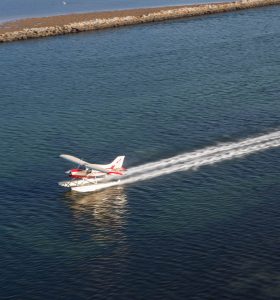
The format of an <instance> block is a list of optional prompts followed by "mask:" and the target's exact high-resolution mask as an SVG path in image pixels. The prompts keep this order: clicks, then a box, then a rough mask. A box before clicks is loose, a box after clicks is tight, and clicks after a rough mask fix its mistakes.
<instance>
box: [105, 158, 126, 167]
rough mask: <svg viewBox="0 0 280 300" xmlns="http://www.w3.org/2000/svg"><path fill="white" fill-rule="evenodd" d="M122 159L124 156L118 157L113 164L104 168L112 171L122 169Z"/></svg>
mask: <svg viewBox="0 0 280 300" xmlns="http://www.w3.org/2000/svg"><path fill="white" fill-rule="evenodd" d="M124 158H125V156H118V157H117V158H115V159H114V161H113V162H111V163H110V164H109V165H107V166H106V167H107V168H108V169H112V170H116V169H122V165H123V161H124Z"/></svg>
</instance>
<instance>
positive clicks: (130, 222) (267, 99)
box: [0, 6, 280, 300]
mask: <svg viewBox="0 0 280 300" xmlns="http://www.w3.org/2000/svg"><path fill="white" fill-rule="evenodd" d="M279 15H280V9H279V7H278V6H271V7H267V8H261V9H252V10H247V11H242V12H235V13H228V14H218V15H212V16H207V17H197V18H192V19H181V20H177V21H170V22H162V23H157V24H147V25H140V26H132V27H125V28H118V29H110V30H105V31H99V32H90V33H81V34H75V35H67V36H63V37H61V36H60V37H52V38H45V39H38V40H29V41H24V42H14V43H7V44H2V45H1V46H0V64H1V66H0V90H1V93H0V109H1V117H0V128H1V130H0V141H1V147H0V165H1V185H0V199H1V201H0V232H1V234H0V270H1V276H0V286H1V289H0V298H1V299H67V300H68V299H196V300H197V299H239V300H240V299H241V300H242V299H266V300H267V299H279V294H280V282H279V278H280V277H279V270H280V255H279V247H278V245H279V243H278V242H279V232H280V214H279V211H280V203H279V195H280V188H279V171H280V164H279V154H280V152H279V151H280V150H279V149H277V148H275V149H270V150H267V151H265V152H261V153H256V154H254V155H251V156H248V157H244V158H239V159H235V160H231V161H226V162H223V163H220V164H215V165H211V166H205V167H202V168H200V169H198V170H196V171H189V172H181V173H175V174H172V175H168V176H163V177H159V178H155V179H153V180H150V181H144V182H140V183H134V184H132V185H128V186H124V187H122V188H112V189H108V190H104V191H101V192H98V193H92V194H76V193H73V192H69V191H65V190H64V189H62V188H60V187H59V186H58V185H57V182H58V181H59V180H63V179H64V178H65V174H64V171H65V170H67V169H69V168H70V167H71V164H69V163H67V162H65V161H62V160H61V159H60V158H59V154H61V153H68V154H72V155H76V156H79V157H81V158H83V159H85V160H88V161H92V162H97V163H107V162H109V161H111V160H113V158H114V157H116V156H117V155H120V154H125V155H126V167H128V168H129V167H131V166H134V165H138V164H142V163H145V162H149V161H156V160H159V159H162V158H166V157H170V156H173V155H177V154H179V153H183V152H187V151H191V150H194V149H199V148H202V147H206V146H209V145H214V144H216V143H219V142H230V141H235V140H238V139H240V138H246V137H251V136H255V135H258V134H264V133H267V132H271V131H274V130H277V129H279V126H280V121H279V114H280V101H279V96H280V88H279V80H280V52H279V51H278V49H279V46H280V27H279Z"/></svg>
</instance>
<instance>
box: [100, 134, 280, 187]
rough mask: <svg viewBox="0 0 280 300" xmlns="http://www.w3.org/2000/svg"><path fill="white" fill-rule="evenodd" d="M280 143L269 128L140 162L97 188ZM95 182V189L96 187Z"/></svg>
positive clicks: (203, 164)
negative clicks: (258, 133) (230, 139)
mask: <svg viewBox="0 0 280 300" xmlns="http://www.w3.org/2000/svg"><path fill="white" fill-rule="evenodd" d="M279 146H280V131H276V132H272V133H269V134H265V135H262V136H258V137H254V138H247V139H245V140H241V141H239V142H233V143H223V144H219V145H217V146H211V147H207V148H204V149H200V150H196V151H193V152H188V153H184V154H180V155H177V156H173V157H171V158H167V159H163V160H160V161H157V162H152V163H148V164H143V165H140V166H137V167H133V168H131V169H130V170H128V172H127V173H126V175H125V176H124V177H123V179H122V180H121V181H118V182H115V181H114V182H109V183H106V184H102V185H100V189H104V188H108V187H113V186H118V185H125V184H131V183H135V182H139V181H144V180H148V179H152V178H156V177H159V176H162V175H168V174H172V173H175V172H181V171H188V170H197V169H198V168H200V167H202V166H205V165H212V164H215V163H218V162H222V161H225V160H230V159H234V158H239V157H243V156H246V155H249V154H253V153H255V152H259V151H264V150H266V149H270V148H275V147H279ZM98 189H99V188H98V186H96V188H95V190H98Z"/></svg>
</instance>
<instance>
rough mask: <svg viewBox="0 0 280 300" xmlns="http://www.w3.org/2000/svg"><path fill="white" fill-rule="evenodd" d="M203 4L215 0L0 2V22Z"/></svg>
mask: <svg viewBox="0 0 280 300" xmlns="http://www.w3.org/2000/svg"><path fill="white" fill-rule="evenodd" d="M203 2H215V0H211V1H207V0H201V1H200V0H137V1H136V0H24V1H23V0H1V1H0V22H4V21H9V20H14V19H20V18H27V17H38V16H39V17H41V16H49V15H60V14H69V13H81V12H89V11H90V12H91V11H104V10H118V9H131V8H140V7H157V6H170V5H184V4H192V3H203ZM220 2H226V0H222V1H220Z"/></svg>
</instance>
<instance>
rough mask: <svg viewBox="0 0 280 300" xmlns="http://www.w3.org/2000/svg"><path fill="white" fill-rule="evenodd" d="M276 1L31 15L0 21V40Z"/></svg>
mask: <svg viewBox="0 0 280 300" xmlns="http://www.w3.org/2000/svg"><path fill="white" fill-rule="evenodd" d="M276 4H280V0H241V1H235V2H225V3H208V4H198V5H185V6H178V7H162V8H151V9H149V8H147V9H136V10H126V11H120V12H119V11H116V12H110V13H107V14H106V13H92V14H90V13H89V14H77V15H69V16H54V17H46V18H33V19H26V20H22V21H21V20H19V21H14V22H10V23H5V24H2V26H0V42H11V41H17V40H27V39H33V38H40V37H47V36H55V35H64V34H68V33H76V32H82V31H90V30H100V29H105V28H113V27H120V26H127V25H135V24H141V23H149V22H158V21H164V20H171V19H177V18H185V17H193V16H201V15H206V14H214V13H222V12H230V11H235V10H241V9H248V8H254V7H261V6H267V5H276ZM28 21H29V22H28Z"/></svg>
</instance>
